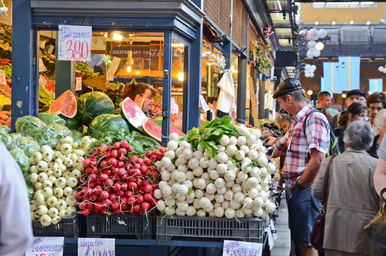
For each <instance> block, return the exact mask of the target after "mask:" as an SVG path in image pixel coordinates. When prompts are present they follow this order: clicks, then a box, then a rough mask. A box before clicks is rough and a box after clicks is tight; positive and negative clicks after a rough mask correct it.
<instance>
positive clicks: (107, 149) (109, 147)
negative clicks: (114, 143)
mask: <svg viewBox="0 0 386 256" xmlns="http://www.w3.org/2000/svg"><path fill="white" fill-rule="evenodd" d="M112 149H113V147H111V146H108V147H107V148H106V150H105V151H107V152H110V151H111V150H112Z"/></svg>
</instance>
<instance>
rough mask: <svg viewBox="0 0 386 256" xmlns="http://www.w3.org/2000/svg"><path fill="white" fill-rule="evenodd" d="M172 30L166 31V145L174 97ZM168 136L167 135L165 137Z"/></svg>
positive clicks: (164, 143)
mask: <svg viewBox="0 0 386 256" xmlns="http://www.w3.org/2000/svg"><path fill="white" fill-rule="evenodd" d="M172 43H173V37H172V32H171V31H165V32H164V77H163V90H162V116H163V120H162V146H166V145H167V143H168V141H169V135H170V124H171V121H170V103H171V98H172V55H173V49H172ZM164 136H166V137H164Z"/></svg>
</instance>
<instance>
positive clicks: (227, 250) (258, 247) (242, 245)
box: [222, 240, 263, 256]
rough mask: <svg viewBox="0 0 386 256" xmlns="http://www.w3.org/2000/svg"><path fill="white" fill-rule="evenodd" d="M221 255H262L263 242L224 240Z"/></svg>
mask: <svg viewBox="0 0 386 256" xmlns="http://www.w3.org/2000/svg"><path fill="white" fill-rule="evenodd" d="M222 255H223V256H239V255H248V256H262V255H263V244H260V243H248V242H240V241H231V240H224V247H223V252H222Z"/></svg>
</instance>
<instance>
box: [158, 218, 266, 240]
mask: <svg viewBox="0 0 386 256" xmlns="http://www.w3.org/2000/svg"><path fill="white" fill-rule="evenodd" d="M156 222H157V228H156V239H157V240H171V239H179V240H181V239H186V240H192V239H190V238H193V239H194V240H203V241H204V240H210V241H217V240H218V241H222V240H224V239H229V240H239V241H245V242H256V243H262V242H263V236H264V229H265V225H266V224H265V220H261V219H258V218H240V219H238V220H236V219H227V218H211V217H197V216H194V217H187V216H173V217H172V218H171V217H169V216H167V217H165V216H156Z"/></svg>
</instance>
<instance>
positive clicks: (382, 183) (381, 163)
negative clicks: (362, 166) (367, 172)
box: [374, 136, 386, 198]
mask: <svg viewBox="0 0 386 256" xmlns="http://www.w3.org/2000/svg"><path fill="white" fill-rule="evenodd" d="M374 186H375V190H376V191H377V193H378V195H380V196H383V198H386V191H385V190H384V191H383V193H382V195H381V191H382V190H383V189H384V188H386V136H384V137H383V140H382V143H381V145H380V147H379V159H378V164H377V168H376V169H375V172H374Z"/></svg>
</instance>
